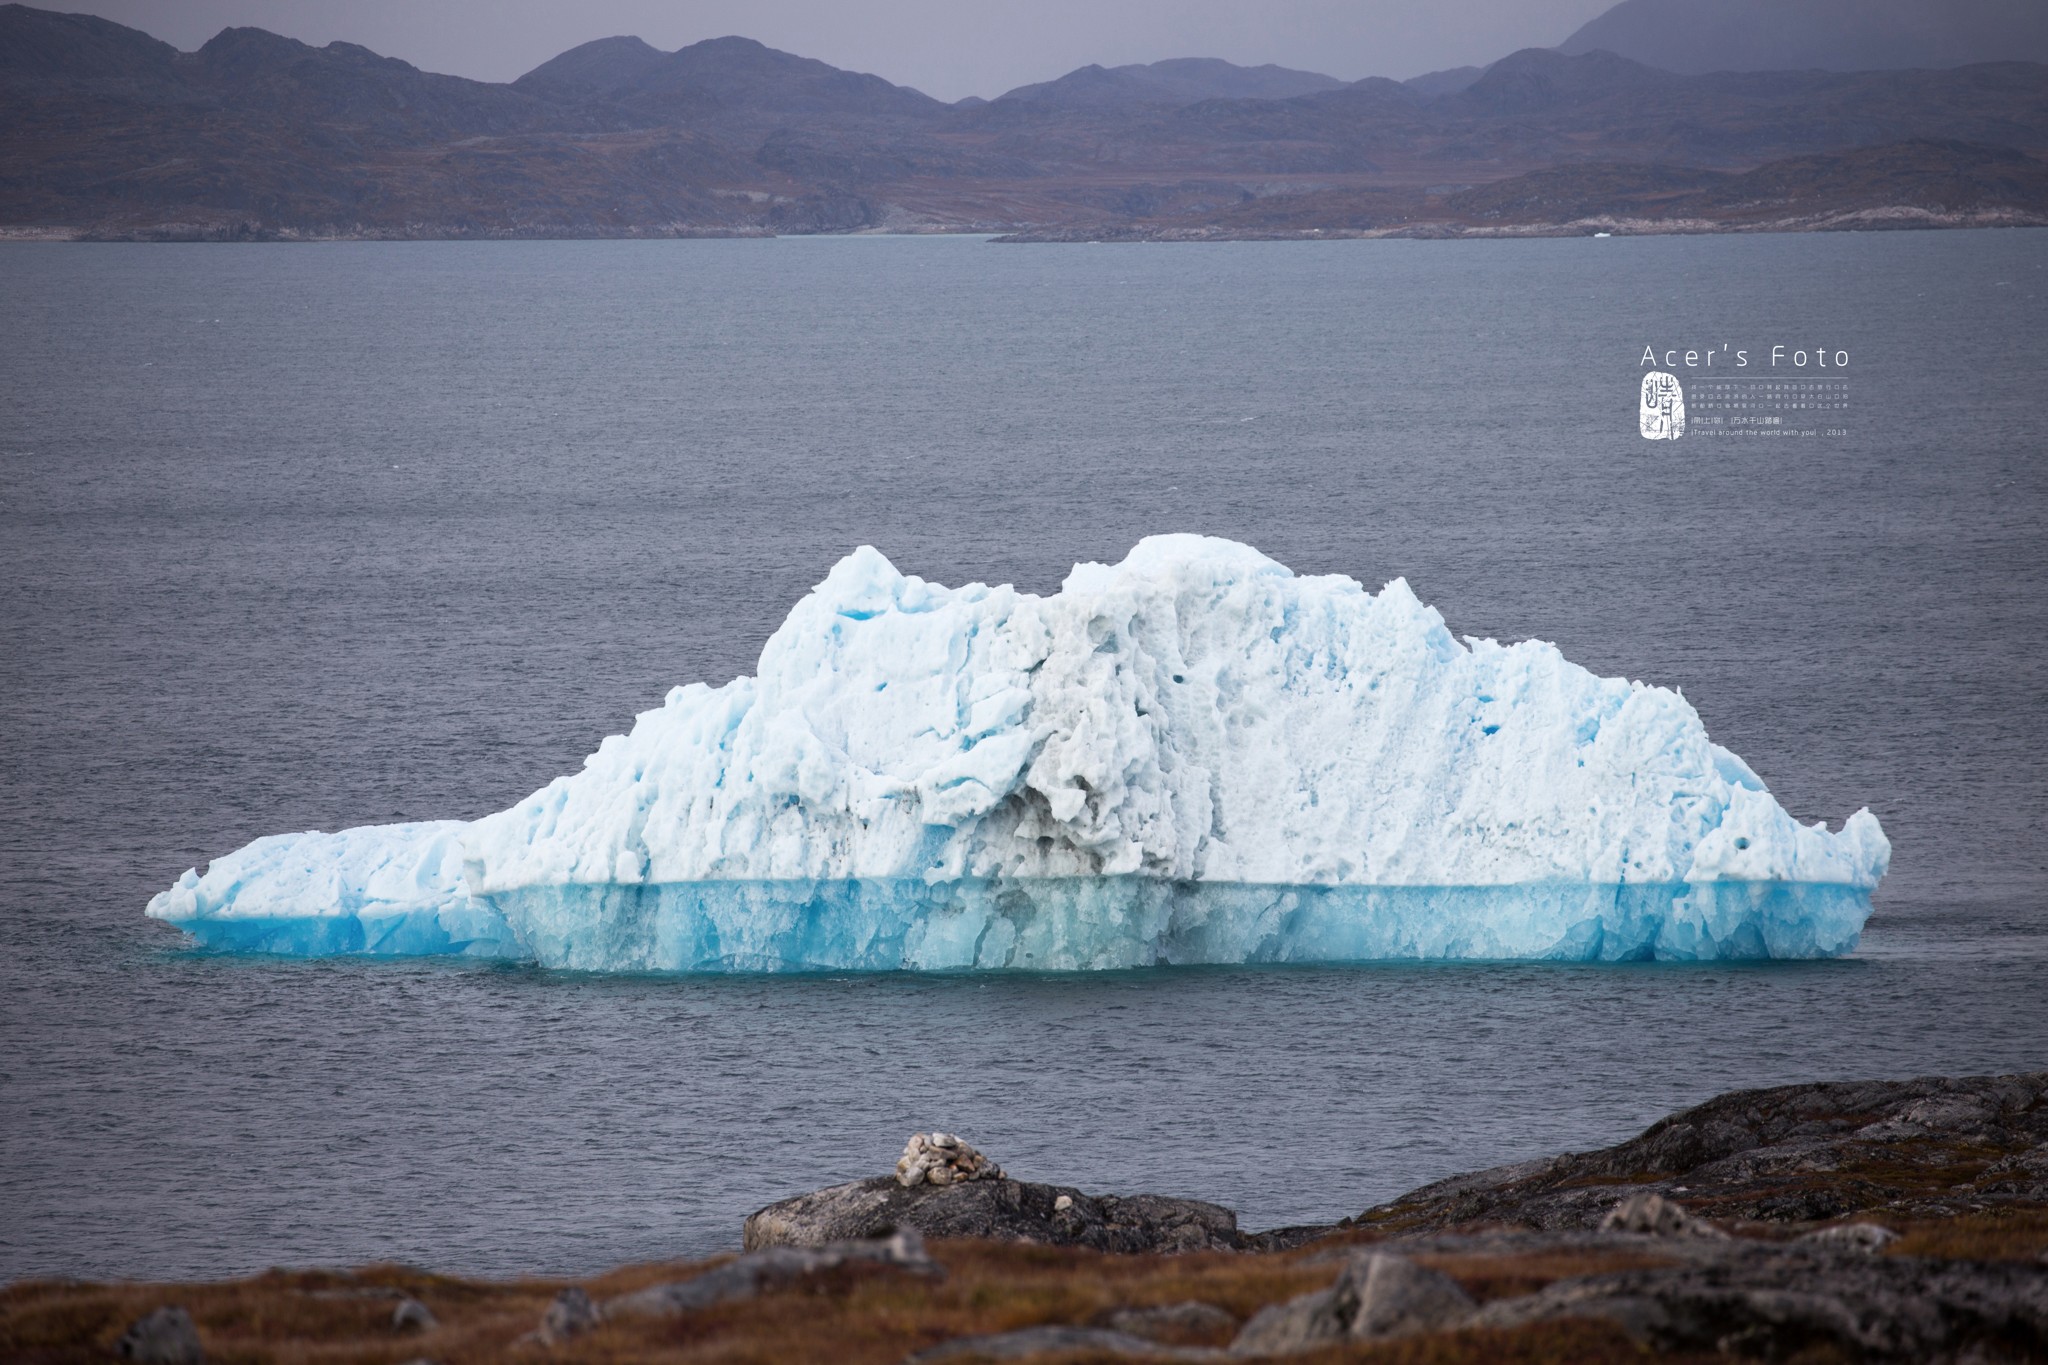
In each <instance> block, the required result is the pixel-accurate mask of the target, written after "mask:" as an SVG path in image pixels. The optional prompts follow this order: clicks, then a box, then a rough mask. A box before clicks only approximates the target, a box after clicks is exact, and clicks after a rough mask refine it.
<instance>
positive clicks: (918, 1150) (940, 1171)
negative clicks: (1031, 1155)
mask: <svg viewBox="0 0 2048 1365" xmlns="http://www.w3.org/2000/svg"><path fill="white" fill-rule="evenodd" d="M1002 1178H1003V1168H1002V1167H1000V1166H998V1165H996V1163H995V1162H993V1161H990V1160H989V1159H988V1158H987V1157H985V1156H983V1155H982V1154H981V1153H980V1152H977V1151H975V1150H974V1149H973V1148H972V1147H970V1146H968V1145H967V1144H966V1143H965V1142H962V1141H961V1140H960V1139H959V1138H958V1137H956V1136H955V1135H953V1134H951V1133H913V1134H911V1137H910V1141H909V1142H908V1143H906V1144H904V1147H903V1155H902V1156H900V1157H898V1158H897V1160H896V1183H897V1184H899V1185H901V1186H903V1187H904V1188H905V1189H909V1188H911V1187H912V1186H916V1185H959V1184H964V1183H966V1182H967V1181H969V1180H1001V1179H1002Z"/></svg>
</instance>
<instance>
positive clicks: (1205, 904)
mask: <svg viewBox="0 0 2048 1365" xmlns="http://www.w3.org/2000/svg"><path fill="white" fill-rule="evenodd" d="M1869 915H1870V893H1869V891H1868V890H1867V889H1863V888H1858V887H1853V886H1845V885H1836V884H1828V883H1816V882H1708V883H1700V884H1691V885H1689V884H1682V883H1681V884H1672V885H1586V884H1559V885H1540V886H1482V887H1442V886H1392V887H1361V886H1248V885H1243V884H1225V883H1214V882H1169V881H1160V880H1157V879H1149V878H1139V877H1092V878H1073V879H1045V880H1029V881H1022V880H998V881H969V882H944V883H940V884H937V885H926V884H925V883H923V882H921V881H874V880H867V881H861V880H844V881H772V882H769V881H742V882H734V881H722V882H694V883H672V884H666V885H639V886H635V885H620V884H605V885H593V886H552V885H551V886H537V887H529V888H522V889H518V890H513V891H506V892H499V893H496V894H494V895H492V896H490V897H488V898H482V897H479V898H472V899H471V900H469V901H468V902H467V903H466V904H464V905H463V906H462V907H461V908H460V909H459V910H458V909H452V908H449V907H447V906H446V905H445V904H443V905H441V906H438V907H437V906H428V907H422V908H419V909H417V910H412V911H406V910H403V909H400V908H397V907H392V908H390V909H388V910H383V911H376V912H373V911H370V910H368V909H365V910H361V911H358V912H356V913H352V914H343V915H334V914H329V915H319V916H307V917H304V918H292V917H289V916H271V917H265V918H253V917H252V918H243V917H217V916H202V917H198V918H194V919H188V920H175V921H173V923H176V924H177V925H178V927H179V928H181V929H184V930H185V931H186V932H188V933H190V934H191V935H193V936H194V937H195V938H196V939H198V940H199V943H200V945H201V947H203V948H205V949H209V950H213V951H225V952H259V953H280V954H292V955H302V956H333V955H346V954H355V955H370V956H423V955H425V956H430V955H461V956H468V957H479V958H496V959H509V960H517V961H529V962H537V963H539V964H540V965H542V966H546V967H560V968H570V969H577V970H586V971H630V972H705V973H717V972H789V971H898V970H962V969H982V970H999V969H1009V970H1025V971H1077V970H1099V969H1112V968H1129V967H1152V966H1163V965H1184V964H1204V963H1206V964H1238V963H1338V962H1373V961H1449V960H1474V961H1508V960H1551V961H1568V962H1641V961H1688V962H1691V961H1716V960H1730V959H1738V960H1742V959H1747V960H1754V959H1765V958H1823V957H1833V956H1837V955H1839V954H1842V953H1846V952H1849V951H1851V950H1853V949H1854V948H1855V946H1856V942H1857V939H1858V937H1859V935H1860V934H1861V932H1862V929H1863V924H1864V921H1865V920H1866V919H1868V918H1869Z"/></svg>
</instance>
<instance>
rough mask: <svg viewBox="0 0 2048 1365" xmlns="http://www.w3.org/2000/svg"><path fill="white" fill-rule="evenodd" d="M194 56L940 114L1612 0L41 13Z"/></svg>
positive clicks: (1466, 41)
mask: <svg viewBox="0 0 2048 1365" xmlns="http://www.w3.org/2000/svg"><path fill="white" fill-rule="evenodd" d="M30 2H31V3H38V2H40V3H41V4H42V5H44V6H45V7H47V8H50V9H66V10H76V11H82V12H85V13H89V14H100V15H105V16H106V17H107V18H109V19H113V20H115V21H116V22H118V23H123V24H128V25H130V26H131V27H134V28H139V29H142V30H144V31H145V32H148V33H153V34H155V35H156V36H157V37H159V38H162V39H164V40H166V41H167V42H171V43H175V44H176V45H177V46H179V47H181V48H184V49H186V50H188V51H189V50H190V49H192V48H196V47H198V46H199V45H200V44H201V43H203V42H205V41H206V40H207V39H208V38H210V37H212V36H213V35H214V34H215V33H217V32H219V31H220V30H221V29H223V28H226V27H228V26H230V25H233V24H253V25H255V26H256V27H259V28H267V29H269V30H271V31H272V32H274V33H283V34H287V35H289V36H291V37H293V38H298V39H301V40H303V41H305V42H309V43H328V42H332V41H334V40H336V39H343V40H346V41H348V42H352V43H361V44H362V45H363V46H365V47H368V48H372V49H374V50H376V51H378V52H381V53H384V54H386V55H387V56H392V57H403V58H404V59H405V60H407V61H409V62H412V63H413V64H414V65H416V66H422V67H425V68H426V69H428V70H429V71H446V72H452V73H453V74H455V75H458V76H473V77H475V78H477V79H479V80H492V81H503V80H510V79H512V78H513V77H514V76H517V75H519V74H520V73H521V72H524V71H528V70H531V69H532V68H533V67H535V66H538V65H539V64H540V63H541V62H543V61H546V60H547V59H548V58H549V57H552V56H554V55H555V54H556V53H557V52H561V51H564V50H565V49H568V48H571V47H574V46H576V45H577V44H578V43H583V42H588V41H589V40H590V39H592V38H606V37H610V36H612V35H613V34H620V33H632V34H638V35H639V36H640V37H642V38H645V39H646V40H647V41H648V42H650V43H653V44H654V45H655V46H656V47H659V48H663V49H671V48H677V47H681V46H683V45H684V44H686V43H693V42H696V41H697V40H699V39H701V38H717V37H721V36H723V35H725V34H729V33H738V34H744V35H745V36H747V37H750V38H758V39H760V40H761V41H762V42H764V43H767V44H768V45H770V46H771V47H779V48H783V49H785V50H787V51H790V52H796V53H800V54H802V55H803V56H806V57H817V58H820V59H822V60H824V61H828V62H830V63H832V64H833V65H834V66H842V67H849V68H852V69H854V70H859V71H872V72H874V73H876V74H877V75H880V76H886V77H888V78H889V79H890V80H892V81H895V82H897V83H898V84H901V85H913V86H916V87H917V88H918V89H920V90H923V91H924V92H925V93H927V94H930V95H936V96H938V97H939V98H940V99H945V100H954V99H958V98H960V97H961V96H962V95H984V96H990V95H997V94H1000V93H1002V92H1003V91H1005V90H1007V89H1009V88H1011V87H1012V86H1017V85H1022V84H1025V83H1026V82H1029V81H1041V80H1048V79H1050V78H1052V77H1054V76H1058V75H1061V74H1063V73H1065V72H1067V71H1071V70H1073V69H1074V68H1075V67H1077V66H1085V65H1087V64H1088V63H1089V62H1100V63H1102V64H1103V65H1104V66H1115V65H1117V64H1119V63H1122V62H1149V61H1156V60H1158V59H1159V58H1162V57H1224V58H1228V59H1229V60H1231V61H1234V62H1242V63H1245V64H1247V65H1257V64H1259V63H1261V62H1278V63H1280V64H1281V65H1282V66H1295V67H1303V68H1306V69H1308V70H1311V71H1321V72H1325V73H1327V74H1329V75H1332V76H1337V77H1339V78H1341V79H1344V80H1356V79H1358V78H1359V77H1361V76H1393V77H1395V78H1397V79H1405V78H1406V77H1409V76H1415V75H1420V74H1421V73H1422V72H1424V71H1433V70H1437V69H1439V68H1442V67H1447V66H1463V65H1466V64H1468V63H1469V64H1484V63H1486V62H1490V61H1492V60H1493V59H1494V58H1496V57H1500V56H1504V55H1506V54H1507V53H1509V52H1512V51H1514V50H1516V49H1517V48H1524V47H1552V46H1555V45H1556V44H1558V43H1560V42H1563V41H1564V39H1565V38H1566V37H1567V36H1568V35H1569V34H1570V33H1571V32H1572V30H1573V29H1575V28H1577V27H1578V26H1579V25H1580V24H1583V23H1584V22H1586V20H1588V19H1591V18H1592V17H1593V16H1594V15H1596V14H1599V13H1601V12H1602V11H1603V10H1606V9H1608V8H1609V7H1610V6H1611V5H1612V4H1613V0H996V2H994V3H991V0H69V2H68V3H67V0H30Z"/></svg>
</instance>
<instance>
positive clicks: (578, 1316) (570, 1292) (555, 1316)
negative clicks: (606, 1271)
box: [536, 1285, 603, 1346]
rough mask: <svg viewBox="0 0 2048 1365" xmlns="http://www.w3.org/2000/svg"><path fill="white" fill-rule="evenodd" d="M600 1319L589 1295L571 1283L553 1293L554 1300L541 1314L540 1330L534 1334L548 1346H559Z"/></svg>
mask: <svg viewBox="0 0 2048 1365" xmlns="http://www.w3.org/2000/svg"><path fill="white" fill-rule="evenodd" d="M601 1321H603V1318H602V1316H601V1315H600V1314H599V1313H598V1311H597V1305H596V1304H594V1303H592V1302H591V1301H590V1295H589V1294H588V1293H586V1292H585V1291H584V1290H582V1289H579V1288H577V1287H575V1286H573V1285H572V1286H570V1287H569V1288H567V1289H564V1290H563V1291H562V1292H561V1293H559V1294H557V1295H555V1301H554V1302H553V1303H551V1304H549V1305H548V1311H547V1312H546V1313H544V1314H542V1315H541V1320H540V1331H539V1332H538V1333H537V1334H536V1335H538V1336H539V1337H540V1339H541V1341H542V1342H544V1343H546V1344H547V1345H549V1346H559V1345H561V1344H562V1343H563V1342H565V1341H571V1340H574V1339H575V1338H577V1337H580V1336H582V1335H583V1334H584V1333H585V1332H588V1331H589V1330H590V1329H591V1328H593V1327H595V1326H597V1325H598V1323H599V1322H601Z"/></svg>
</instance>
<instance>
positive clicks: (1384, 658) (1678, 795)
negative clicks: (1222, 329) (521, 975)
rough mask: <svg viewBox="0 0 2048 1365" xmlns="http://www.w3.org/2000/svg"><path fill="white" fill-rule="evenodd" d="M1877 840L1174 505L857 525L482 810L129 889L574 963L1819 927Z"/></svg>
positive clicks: (1072, 953) (1795, 946) (1771, 947)
mask: <svg viewBox="0 0 2048 1365" xmlns="http://www.w3.org/2000/svg"><path fill="white" fill-rule="evenodd" d="M1890 856H1891V846H1890V844H1889V843H1888V842H1887V841H1886V839H1885V836H1884V833H1883V831H1882V830H1881V829H1880V828H1879V826H1878V822H1877V819H1876V817H1874V816H1873V815H1871V814H1870V812H1869V811H1867V810H1863V811H1858V812H1857V813H1856V814H1854V815H1852V816H1850V817H1849V819H1848V821H1847V822H1846V823H1845V824H1844V825H1843V826H1842V828H1841V830H1840V831H1839V832H1833V833H1831V832H1830V831H1829V830H1828V829H1827V828H1826V826H1825V825H1822V824H1813V825H1802V824H1800V823H1799V822H1797V821H1795V820H1794V819H1792V818H1791V817H1790V816H1789V815H1787V814H1786V812H1785V811H1784V809H1783V808H1782V807H1781V806H1779V805H1778V803H1777V802H1776V801H1775V800H1774V799H1772V797H1771V795H1770V793H1769V791H1767V790H1766V789H1765V787H1764V784H1763V783H1762V782H1761V781H1760V780H1759V779H1758V778H1757V776H1756V774H1755V773H1753V772H1751V771H1750V769H1749V767H1748V766H1747V765H1746V764H1744V763H1743V762H1742V760H1741V759H1739V758H1737V757H1736V756H1735V755H1734V754H1732V753H1730V752H1728V751H1727V750H1726V749H1723V748H1721V747H1719V746H1718V745H1716V744H1714V743H1712V742H1711V741H1709V739H1708V738H1707V733H1706V729H1705V727H1704V726H1703V725H1702V724H1701V723H1700V718H1699V716H1698V714H1697V713H1695V712H1694V710H1693V709H1692V707H1691V706H1690V705H1688V704H1687V703H1686V701H1685V699H1684V698H1683V697H1681V696H1679V695H1678V694H1677V693H1675V692H1672V691H1668V690H1666V689H1663V688H1658V687H1648V686H1645V685H1643V684H1641V683H1632V682H1626V681H1623V680H1620V679H1615V678H1601V677H1597V676H1595V675H1594V674H1592V673H1589V672H1587V671H1586V670H1585V669H1583V668H1580V667H1579V666H1577V665H1576V664H1573V663H1571V662H1569V661H1567V660H1566V659H1565V658H1564V657H1563V656H1562V655H1561V654H1559V653H1558V651H1557V649H1556V648H1555V647H1554V646H1551V645H1548V644H1544V643H1541V642H1538V641H1526V642H1523V643H1521V644H1515V645H1501V644H1497V643H1495V642H1494V641H1492V640H1470V639H1468V640H1464V641H1460V640H1457V639H1454V638H1453V637H1452V635H1451V633H1450V632H1449V631H1448V630H1447V629H1446V628H1445V626H1444V622H1443V618H1442V617H1441V616H1439V615H1438V614H1437V612H1436V611H1435V610H1433V609H1432V608H1430V607H1427V606H1425V605H1423V603H1421V602H1420V601H1418V600H1417V599H1416V597H1415V595H1414V594H1413V593H1412V592H1411V591H1410V590H1409V588H1408V585H1407V583H1406V582H1404V581H1402V580H1400V579H1396V580H1394V581H1393V582H1392V583H1389V584H1388V585H1387V586H1386V587H1385V588H1383V589H1382V590H1381V591H1379V592H1378V593H1369V592H1367V591H1366V590H1365V589H1364V588H1363V587H1361V586H1360V585H1359V584H1358V583H1356V582H1354V581H1353V580H1351V579H1349V578H1344V577H1337V576H1333V577H1297V576H1296V575H1294V574H1293V573H1291V572H1290V571H1289V570H1288V569H1286V568H1285V567H1283V566H1282V565H1280V564H1277V563H1275V562H1274V561H1273V560H1271V559H1268V558H1266V557H1265V556H1264V555H1262V554H1260V553H1258V552H1257V551H1256V550H1253V549H1251V548H1250V547H1248V546H1244V545H1239V544H1236V543H1234V542H1231V541H1226V540H1216V539H1210V538H1205V537H1199V536H1189V535H1170V536H1155V537H1151V538H1149V539H1147V540H1144V541H1142V542H1141V543H1140V544H1139V545H1138V546H1137V548H1136V549H1134V550H1133V551H1132V552H1131V553H1130V555H1129V556H1128V557H1127V558H1126V559H1125V560H1124V561H1123V562H1122V563H1121V564H1116V565H1102V564H1081V565H1077V566H1076V567H1075V569H1074V571H1073V572H1072V573H1071V574H1070V575H1069V576H1068V577H1067V580H1066V582H1065V584H1064V585H1063V586H1062V587H1061V589H1060V591H1059V592H1058V593H1056V594H1054V595H1052V596H1050V597H1037V596H1033V595H1032V594H1029V593H1023V592H1018V591H1017V590H1016V589H1014V588H1010V587H987V586H984V585H982V584H979V583H973V584H969V585H967V586H965V587H961V588H953V589H948V588H943V587H940V586H938V585H936V584H932V583H927V582H925V581H923V580H922V579H919V578H914V577H908V576H906V575H904V574H901V573H898V572H897V571H896V569H895V568H894V567H893V566H892V565H891V564H890V563H889V561H888V560H887V559H885V558H883V556H882V555H881V554H880V553H878V552H877V551H875V550H873V549H871V548H867V547H862V548H861V549H858V550H856V551H854V552H853V553H852V554H850V555H848V556H847V557H846V558H845V559H843V560H841V561H840V562H839V564H838V565H837V566H836V567H834V568H833V570H832V572H831V573H830V574H829V575H828V576H827V577H826V579H825V581H824V582H823V583H820V584H819V585H818V586H817V587H816V588H815V589H814V590H813V591H812V592H811V594H810V595H809V596H808V597H806V598H805V599H804V600H803V601H802V602H800V603H798V604H797V606H796V608H795V609H794V610H793V611H791V612H790V614H789V617H788V619H787V620H785V621H784V622H783V624H782V626H781V628H780V629H778V630H777V631H776V632H775V634H774V636H773V637H772V638H770V640H769V641H768V644H767V646H766V647H765V648H764V649H763V650H762V652H761V660H760V667H759V671H758V674H757V676H755V677H751V678H748V677H741V678H735V679H734V680H732V681H731V682H729V683H726V684H725V685H724V686H722V687H707V686H704V685H702V684H692V685H690V686H687V687H678V688H676V689H674V690H673V691H671V692H670V693H669V694H668V697H667V699H666V701H665V702H664V703H663V704H662V705H661V706H660V707H658V708H656V709H655V710H652V711H647V712H645V713H643V714H642V715H640V716H639V718H638V719H637V720H636V722H635V723H634V726H633V728H632V730H631V732H630V733H628V734H625V735H613V736H611V737H610V738H608V739H606V740H605V741H604V742H603V743H602V744H600V745H599V746H598V749H597V752H596V753H594V754H592V755H591V756H590V757H589V758H587V759H585V760H584V763H583V769H582V771H581V772H578V773H574V774H571V775H569V776H565V777H559V778H556V779H555V780H554V781H553V782H550V783H549V784H548V785H547V786H546V787H544V788H542V789H541V790H540V791H537V792H535V793H534V794H533V795H532V796H530V797H528V798H527V799H526V800H524V801H521V802H519V803H518V804H517V805H515V806H513V807H512V808H511V809H509V810H504V811H500V812H498V813H497V814H495V815H489V816H486V817H484V818H483V819H481V820H477V821H474V822H471V823H462V822H457V821H437V822H430V823H423V824H408V825H378V826H368V827H364V828H360V829H350V830H343V831H341V832H340V833H337V834H322V833H311V834H286V835H275V836H272V837H269V838H264V839H258V840H256V841H255V842H254V843H252V844H250V845H248V846H247V847H245V848H242V849H240V850H238V851H236V852H234V853H230V854H228V855H226V856H224V857H221V858H217V859H215V860H214V861H213V862H212V863H211V864H210V865H209V866H208V868H207V869H206V871H205V873H203V874H202V873H200V872H199V871H198V870H197V869H194V870H190V871H187V872H186V873H185V875H184V876H182V877H181V878H179V879H178V881H177V883H176V884H175V885H174V886H172V887H171V888H170V889H169V890H167V891H164V892H162V893H161V894H159V895H157V896H156V897H155V898H154V899H152V900H151V901H150V903H149V909H148V913H149V914H150V915H152V916H154V917H156V918H158V919H161V920H164V921H166V922H168V923H170V924H174V925H176V926H178V927H179V928H180V929H183V930H184V931H186V932H187V933H189V934H190V935H192V937H193V938H195V939H196V940H198V942H199V944H200V945H201V946H202V947H204V948H208V949H212V950H216V951H228V952H261V953H287V954H300V955H328V954H371V955H423V954H428V955H465V956H470V957H481V958H499V959H512V960H519V961H530V962H538V963H540V964H542V965H545V966H549V967H565V968H579V969H588V970H596V971H664V972H772V971H814V970H899V969H932V970H937V969H964V968H990V969H993V968H1013V969H1018V968H1021V969H1030V970H1075V969H1094V968H1118V967H1138V966H1153V965H1159V964H1177V963H1253V962H1276V963H1277V962H1348V961H1367V960H1384V959H1410V960H1416V959H1563V960H1571V961H1589V962H1590V961H1608V962H1612V961H1643V960H1673V961H1699V960H1709V959H1725V958H1818V957H1828V956H1832V955H1836V954H1840V953H1844V952H1848V951H1850V950H1851V949H1853V948H1854V947H1855V946H1856V942H1857V939H1858V936H1859V935H1860V934H1861V932H1862V929H1863V925H1864V922H1865V920H1866V919H1867V918H1868V917H1869V914H1870V896H1871V893H1872V891H1873V890H1874V889H1875V888H1876V886H1877V884H1878V882H1879V880H1880V879H1881V878H1882V877H1883V876H1884V872H1885V868H1886V865H1887V863H1888V861H1889V859H1890Z"/></svg>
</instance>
